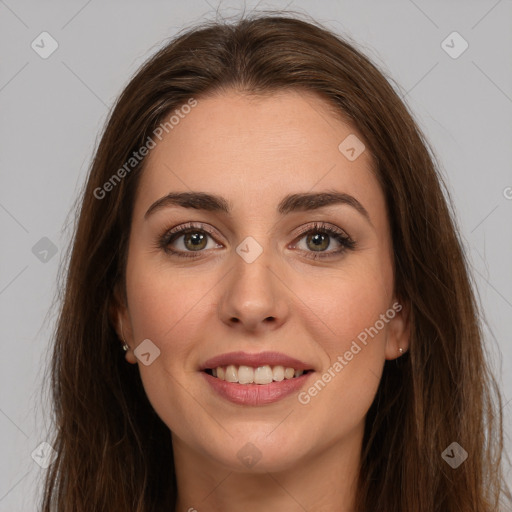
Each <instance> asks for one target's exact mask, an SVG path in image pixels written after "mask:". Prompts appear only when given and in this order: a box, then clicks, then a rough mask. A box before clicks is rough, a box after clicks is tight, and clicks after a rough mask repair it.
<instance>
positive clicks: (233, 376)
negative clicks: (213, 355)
mask: <svg viewBox="0 0 512 512" xmlns="http://www.w3.org/2000/svg"><path fill="white" fill-rule="evenodd" d="M224 378H225V380H226V381H227V382H238V371H237V369H236V366H235V365H233V364H230V365H229V366H228V367H227V368H226V374H225V376H224Z"/></svg>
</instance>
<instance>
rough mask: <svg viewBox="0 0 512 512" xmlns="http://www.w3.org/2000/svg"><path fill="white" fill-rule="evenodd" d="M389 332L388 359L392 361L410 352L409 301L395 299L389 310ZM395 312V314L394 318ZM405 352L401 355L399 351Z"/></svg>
mask: <svg viewBox="0 0 512 512" xmlns="http://www.w3.org/2000/svg"><path fill="white" fill-rule="evenodd" d="M388 312H389V313H388V314H387V315H388V318H390V320H389V323H388V330H387V335H386V351H385V353H386V359H388V360H392V359H396V358H397V357H400V356H401V355H403V354H405V352H407V350H409V342H410V335H411V325H410V323H411V322H410V305H409V303H408V302H407V301H399V300H397V299H396V297H393V302H392V304H391V306H390V308H389V310H388ZM393 312H394V313H395V314H394V316H393V317H392V315H393ZM400 348H401V349H402V350H403V352H402V353H400V350H399V349H400Z"/></svg>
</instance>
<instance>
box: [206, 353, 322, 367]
mask: <svg viewBox="0 0 512 512" xmlns="http://www.w3.org/2000/svg"><path fill="white" fill-rule="evenodd" d="M230 364H232V365H235V366H240V365H244V366H252V367H254V368H257V367H258V366H265V365H269V366H277V365H281V366H284V367H285V368H293V369H295V370H312V369H313V368H312V365H310V364H307V363H304V362H303V361H299V360H298V359H295V358H294V357H290V356H287V355H286V354H281V353H279V352H258V353H255V354H250V353H248V352H242V351H240V352H228V353H226V354H220V355H218V356H215V357H212V358H211V359H208V360H207V361H205V362H204V363H203V364H202V365H201V366H200V368H199V369H200V370H207V369H213V368H217V367H219V366H228V365H230Z"/></svg>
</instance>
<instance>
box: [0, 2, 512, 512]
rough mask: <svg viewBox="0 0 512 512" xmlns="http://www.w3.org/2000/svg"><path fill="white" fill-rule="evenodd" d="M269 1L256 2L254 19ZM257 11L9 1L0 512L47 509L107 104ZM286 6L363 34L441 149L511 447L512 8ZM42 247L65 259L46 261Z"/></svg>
mask: <svg viewBox="0 0 512 512" xmlns="http://www.w3.org/2000/svg"><path fill="white" fill-rule="evenodd" d="M256 4H257V2H255V1H254V2H253V1H248V2H246V3H245V6H246V10H247V11H250V10H252V8H253V7H254V6H255V5H256ZM243 6H244V3H243V2H241V1H238V2H234V1H233V2H221V3H220V7H219V3H218V2H217V1H215V0H208V1H206V0H188V1H187V2H175V3H174V2H169V1H166V2H163V1H153V2H142V1H138V2H135V1H123V2H121V1H117V2H114V1H112V2H108V3H107V2H101V1H100V0H91V1H86V0H82V1H69V0H68V1H62V0H61V1H46V2H36V1H23V0H21V1H18V0H5V1H3V0H0V49H1V56H0V109H1V117H0V140H1V152H0V172H1V186H0V229H1V234H2V246H1V247H2V256H1V267H0V311H1V326H2V331H1V335H2V345H1V347H2V357H1V359H0V364H1V371H0V375H1V382H0V383H1V386H0V433H1V438H0V445H1V455H2V456H1V458H0V511H9V512H15V511H29V510H36V506H35V504H36V500H37V497H38V493H39V491H38V490H37V484H38V482H39V481H40V479H41V478H42V476H43V472H44V471H45V469H42V468H41V467H40V466H39V465H38V464H36V463H35V462H34V460H33V459H32V457H31V454H32V453H33V452H34V450H35V449H36V448H37V447H38V446H39V445H40V443H41V442H43V441H45V435H46V429H47V419H46V412H45V411H47V410H48V407H49V404H47V403H45V402H44V401H41V393H40V389H41V380H42V376H43V368H44V365H45V364H46V361H47V357H48V354H47V351H48V346H49V336H50V333H51V329H52V327H53V323H54V321H55V310H50V311H49V308H50V305H51V303H52V300H53V298H54V294H55V290H56V278H57V271H58V267H59V264H60V263H61V262H62V261H63V258H64V256H65V250H66V247H67V244H68V240H69V237H70V227H72V219H73V217H72V215H70V211H71V208H72V205H73V202H74V200H75V198H76V195H77V192H78V190H79V188H80V186H81V184H82V183H83V181H84V179H85V177H86V174H87V170H88V166H89V163H90V160H91V157H92V154H93V150H94V148H95V144H96V142H97V140H98V138H99V134H100V131H101V128H102V126H103V123H104V121H105V119H106V115H107V112H108V108H109V107H110V106H111V104H112V102H113V101H114V99H115V98H116V97H117V95H118V94H119V93H120V91H121V90H122V88H123V86H124V85H126V83H127V82H128V80H129V78H130V76H131V75H132V73H133V72H134V71H135V70H136V69H137V68H138V67H139V65H140V64H141V63H142V62H143V61H144V60H145V59H146V58H147V57H149V56H150V55H151V54H152V53H154V51H155V50H156V49H157V48H158V47H159V46H160V45H161V44H162V43H163V41H164V40H165V39H166V38H168V37H171V36H172V35H173V34H175V33H176V32H177V31H178V30H179V29H181V28H182V27H184V26H190V25H192V24H194V23H195V22H197V21H200V20H205V19H213V18H215V17H226V16H232V15H236V14H239V13H240V12H241V10H243ZM286 6H289V9H293V10H297V11H300V12H305V13H307V14H309V15H311V16H313V17H314V18H315V19H317V20H318V21H319V22H321V23H324V24H325V25H327V26H328V27H330V28H332V29H334V30H335V31H336V32H338V33H340V34H342V35H343V34H348V35H350V36H352V37H353V38H354V39H355V40H356V41H357V42H358V43H359V44H360V48H361V49H362V50H363V51H364V52H365V53H366V54H367V55H368V56H369V57H370V58H372V59H373V60H374V62H375V63H376V64H377V65H378V66H379V67H381V68H382V69H384V70H385V71H386V72H388V73H389V74H390V75H391V77H393V79H394V80H395V81H396V83H397V84H398V86H396V85H394V86H395V88H397V87H399V88H400V90H401V93H402V94H404V95H405V100H406V101H407V103H408V105H409V106H410V108H411V109H412V110H413V112H414V115H415V117H416V119H417V120H418V122H419V124H420V126H421V128H422V129H423V130H424V131H425V133H426V135H427V137H428V138H429V140H430V141H431V143H432V145H433V147H434V149H435V152H436V154H437V155H438V157H439V159H440V161H441V163H442V166H443V173H444V175H445V176H446V179H447V182H448V185H449V188H450V191H451V193H452V194H453V199H454V202H455V207H456V211H457V216H458V222H459V224H460V229H461V231H462V237H463V240H464V243H465V246H466V250H467V254H468V258H469V261H470V263H471V266H472V269H473V275H474V279H475V282H476V284H477V286H478V291H479V296H480V300H481V303H482V306H483V309H484V312H485V315H486V318H487V322H488V326H487V327H486V328H485V333H486V349H487V351H488V353H489V357H490V358H491V360H492V361H493V362H494V367H495V372H496V375H497V376H498V379H499V381H500V383H501V386H502V391H503V397H504V407H503V411H504V413H505V417H506V418H505V420H506V421H505V429H506V431H507V433H508V435H509V437H510V432H511V431H512V428H511V426H512V401H511V400H512V377H511V374H512V345H511V343H510V338H511V335H510V332H511V328H512V265H511V262H512V257H511V256H512V222H511V220H512V188H508V187H512V171H511V162H512V143H511V142H512V122H511V120H512V1H511V0H499V1H496V0H492V1H491V0H489V1H487V0H480V1H474V0H473V1H467V0H464V1H462V0H461V1H451V2H446V1H428V2H427V1H426V0H423V1H420V0H415V1H412V0H400V1H399V0H396V1H376V0H374V1H368V0H367V1H365V2H357V1H354V0H352V1H349V0H345V1H341V0H340V1H334V0H333V1H324V2H322V3H321V2H319V1H317V0H315V1H299V0H296V1H292V2H265V1H261V2H259V5H258V7H257V10H258V11H259V10H261V9H271V8H275V7H278V8H285V7H286ZM43 31H47V32H49V33H50V34H51V35H52V37H53V38H54V39H55V40H56V41H57V42H58V45H59V46H58V49H57V50H56V51H55V53H53V54H52V55H51V56H50V57H49V58H47V59H43V58H41V57H40V56H39V55H38V54H37V53H36V52H35V51H34V50H33V49H32V48H31V43H32V41H34V40H36V42H37V41H38V40H40V39H36V38H37V37H38V36H39V34H40V33H41V32H43ZM453 31H457V32H458V33H460V34H461V36H462V37H463V38H464V39H465V40H466V41H467V42H468V44H469V47H468V49H467V50H466V51H465V52H464V53H462V55H460V56H459V57H458V58H452V57H450V56H449V55H448V54H447V53H446V52H445V50H444V49H443V47H442V46H441V43H442V41H443V40H445V38H446V37H447V36H448V35H449V34H451V33H452V32H453ZM449 44H451V43H449ZM454 45H455V50H456V49H457V48H460V46H459V42H456V43H454ZM45 46H46V48H48V45H46V44H45ZM507 196H508V198H507ZM43 237H47V238H48V239H49V240H50V241H51V244H53V245H54V246H55V248H56V250H57V252H56V254H55V255H52V252H51V250H50V252H48V253H47V254H45V253H43V252H41V247H42V248H43V249H44V248H45V247H46V246H47V245H48V241H45V240H43V241H42V242H40V240H41V239H42V238H43ZM36 244H39V245H36ZM45 244H46V245H45ZM34 246H36V249H34V250H33V247H34ZM38 248H39V249H38ZM45 258H46V260H47V261H44V259H45ZM41 259H42V260H43V261H42V260H41ZM446 399H447V400H449V399H450V397H449V396H448V397H446ZM507 443H508V452H509V453H510V451H511V450H510V446H511V442H510V439H508V440H507ZM509 480H512V473H510V472H509Z"/></svg>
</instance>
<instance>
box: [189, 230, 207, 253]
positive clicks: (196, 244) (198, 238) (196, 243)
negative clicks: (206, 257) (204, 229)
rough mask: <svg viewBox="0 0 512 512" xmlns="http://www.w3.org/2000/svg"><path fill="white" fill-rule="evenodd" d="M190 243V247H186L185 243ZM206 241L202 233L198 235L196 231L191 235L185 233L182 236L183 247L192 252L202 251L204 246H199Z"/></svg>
mask: <svg viewBox="0 0 512 512" xmlns="http://www.w3.org/2000/svg"><path fill="white" fill-rule="evenodd" d="M189 241H190V242H192V244H193V245H192V246H191V247H189V246H188V245H187V242H189ZM205 241H206V236H205V235H204V233H199V232H197V231H195V232H193V233H187V234H185V235H184V243H185V247H187V249H190V248H191V249H192V250H193V251H196V250H199V249H204V246H203V245H200V244H201V243H204V242H205Z"/></svg>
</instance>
